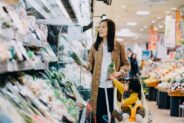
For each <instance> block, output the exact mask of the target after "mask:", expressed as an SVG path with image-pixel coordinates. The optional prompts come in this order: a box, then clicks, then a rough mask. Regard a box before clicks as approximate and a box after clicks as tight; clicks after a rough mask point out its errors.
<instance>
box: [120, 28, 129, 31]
mask: <svg viewBox="0 0 184 123" xmlns="http://www.w3.org/2000/svg"><path fill="white" fill-rule="evenodd" d="M121 32H130V29H128V28H124V29H121Z"/></svg>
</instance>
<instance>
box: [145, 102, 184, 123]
mask: <svg viewBox="0 0 184 123" xmlns="http://www.w3.org/2000/svg"><path fill="white" fill-rule="evenodd" d="M148 106H149V108H150V111H151V114H152V119H153V123H184V118H178V117H170V115H169V113H170V112H169V110H165V109H158V108H157V106H156V102H149V101H148Z"/></svg>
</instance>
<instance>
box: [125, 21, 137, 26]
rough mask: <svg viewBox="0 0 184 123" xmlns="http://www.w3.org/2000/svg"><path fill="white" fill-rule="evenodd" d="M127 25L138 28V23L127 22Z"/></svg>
mask: <svg viewBox="0 0 184 123" xmlns="http://www.w3.org/2000/svg"><path fill="white" fill-rule="evenodd" d="M127 25H128V26H136V25H137V23H136V22H127Z"/></svg>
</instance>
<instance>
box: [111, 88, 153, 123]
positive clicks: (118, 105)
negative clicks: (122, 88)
mask: <svg viewBox="0 0 184 123" xmlns="http://www.w3.org/2000/svg"><path fill="white" fill-rule="evenodd" d="M141 87H142V84H141ZM117 92H118V90H117V88H115V89H114V109H115V110H117V111H119V112H121V102H119V101H118V93H117ZM141 93H142V98H141V101H137V102H136V104H135V105H134V106H131V105H130V106H128V107H129V108H130V111H131V116H130V118H129V119H128V120H127V121H126V120H125V121H118V120H117V119H115V123H136V118H135V117H136V111H137V108H139V107H143V108H144V110H145V116H144V118H143V122H142V123H151V122H152V120H151V117H150V113H149V110H148V106H147V103H146V99H145V95H144V92H143V87H142V90H141ZM122 95H123V94H122ZM122 97H123V96H122Z"/></svg>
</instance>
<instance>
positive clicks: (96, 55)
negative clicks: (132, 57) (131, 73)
mask: <svg viewBox="0 0 184 123" xmlns="http://www.w3.org/2000/svg"><path fill="white" fill-rule="evenodd" d="M102 58H103V46H102V43H101V44H100V46H99V49H98V51H96V50H95V48H94V46H92V48H91V50H90V53H89V58H88V70H90V71H93V76H92V93H91V103H92V109H93V114H94V115H96V104H97V95H98V87H99V82H100V76H101V75H100V74H101V64H102ZM112 60H113V61H114V62H115V66H116V70H117V71H120V70H129V62H128V59H127V55H126V52H125V46H124V44H123V43H120V42H117V41H115V45H114V51H113V52H112Z"/></svg>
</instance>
